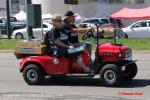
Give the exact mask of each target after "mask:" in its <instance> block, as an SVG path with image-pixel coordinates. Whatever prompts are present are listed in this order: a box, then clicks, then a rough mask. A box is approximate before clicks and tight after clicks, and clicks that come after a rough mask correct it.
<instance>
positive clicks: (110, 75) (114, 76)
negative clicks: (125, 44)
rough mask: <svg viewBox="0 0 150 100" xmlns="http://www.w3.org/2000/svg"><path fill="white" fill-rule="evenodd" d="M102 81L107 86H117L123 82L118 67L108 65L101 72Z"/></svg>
mask: <svg viewBox="0 0 150 100" xmlns="http://www.w3.org/2000/svg"><path fill="white" fill-rule="evenodd" d="M100 80H101V82H102V84H103V85H105V86H115V85H117V84H118V83H119V82H120V81H121V70H120V68H119V67H117V65H114V64H107V65H105V66H104V67H103V68H102V69H101V71H100Z"/></svg>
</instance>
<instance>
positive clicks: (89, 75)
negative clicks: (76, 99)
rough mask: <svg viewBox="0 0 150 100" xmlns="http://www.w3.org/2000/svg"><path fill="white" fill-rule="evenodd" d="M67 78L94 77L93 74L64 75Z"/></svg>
mask: <svg viewBox="0 0 150 100" xmlns="http://www.w3.org/2000/svg"><path fill="white" fill-rule="evenodd" d="M65 76H68V77H94V76H95V75H94V74H66V75H65Z"/></svg>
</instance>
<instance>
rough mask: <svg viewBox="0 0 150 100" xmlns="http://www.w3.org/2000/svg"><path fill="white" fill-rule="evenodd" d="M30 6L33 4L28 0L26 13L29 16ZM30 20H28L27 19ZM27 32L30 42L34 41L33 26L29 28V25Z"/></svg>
mask: <svg viewBox="0 0 150 100" xmlns="http://www.w3.org/2000/svg"><path fill="white" fill-rule="evenodd" d="M29 4H32V1H31V0H26V13H27V15H28V11H27V10H28V5H29ZM27 20H28V19H27ZM27 22H28V21H27ZM27 32H28V37H29V40H30V39H34V36H33V30H32V26H29V25H28V23H27Z"/></svg>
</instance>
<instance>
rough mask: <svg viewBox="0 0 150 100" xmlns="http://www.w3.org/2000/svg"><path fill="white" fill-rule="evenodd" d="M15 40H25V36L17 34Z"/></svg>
mask: <svg viewBox="0 0 150 100" xmlns="http://www.w3.org/2000/svg"><path fill="white" fill-rule="evenodd" d="M15 39H24V37H23V35H22V34H21V33H17V34H16V35H15Z"/></svg>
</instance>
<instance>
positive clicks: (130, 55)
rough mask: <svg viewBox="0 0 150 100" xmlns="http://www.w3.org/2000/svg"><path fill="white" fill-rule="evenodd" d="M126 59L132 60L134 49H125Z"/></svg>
mask: <svg viewBox="0 0 150 100" xmlns="http://www.w3.org/2000/svg"><path fill="white" fill-rule="evenodd" d="M125 60H132V50H131V49H127V50H126V51H125Z"/></svg>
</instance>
